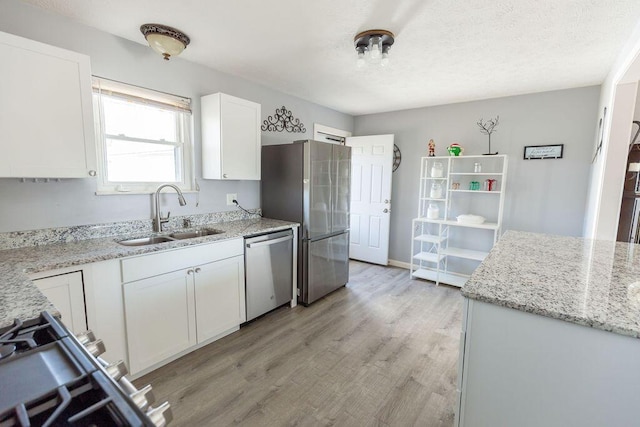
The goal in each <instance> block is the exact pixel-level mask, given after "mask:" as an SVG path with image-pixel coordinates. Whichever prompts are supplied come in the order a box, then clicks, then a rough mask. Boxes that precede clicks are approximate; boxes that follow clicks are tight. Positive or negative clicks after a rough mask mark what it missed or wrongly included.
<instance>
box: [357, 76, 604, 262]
mask: <svg viewBox="0 0 640 427" xmlns="http://www.w3.org/2000/svg"><path fill="white" fill-rule="evenodd" d="M599 94H600V89H599V87H596V86H594V87H587V88H579V89H570V90H562V91H554V92H545V93H538V94H532V95H521V96H512V97H506V98H496V99H489V100H483V101H476V102H467V103H460V104H451V105H444V106H437V107H427V108H420V109H413V110H405V111H396V112H390V113H382V114H372V115H367V116H360V117H356V119H355V130H354V135H375V134H387V133H392V134H395V141H396V144H397V145H398V147H399V148H400V150H401V151H402V163H401V165H400V167H399V168H398V170H397V171H396V172H395V173H394V174H393V190H392V191H393V195H392V200H393V202H392V215H391V236H390V237H391V238H390V242H391V243H390V248H389V257H390V258H391V259H393V260H398V261H402V262H409V257H410V254H409V246H410V239H411V219H412V218H413V217H415V216H416V213H417V209H418V188H419V182H418V177H419V175H420V157H422V156H426V154H427V142H428V141H429V139H431V138H433V139H434V141H435V142H436V155H446V154H447V152H446V146H447V145H449V144H450V143H452V142H460V143H461V144H462V146H463V147H464V148H465V154H468V155H469V154H482V153H485V152H487V149H488V147H487V145H488V144H487V136H486V135H483V134H481V133H480V132H479V130H478V127H477V125H476V122H477V121H478V120H479V119H480V118H484V119H485V120H487V119H489V118H493V117H495V116H496V115H500V124H499V125H498V127H497V128H496V132H495V133H494V134H493V135H492V137H491V148H492V151H494V152H495V151H498V152H499V153H500V154H508V155H509V173H508V180H507V192H506V198H505V211H504V226H503V229H504V230H509V229H512V230H523V231H533V232H541V233H553V234H561V235H569V236H580V235H581V234H582V225H583V221H584V215H585V204H586V197H587V187H588V180H589V166H590V162H591V155H592V153H591V147H592V142H593V135H594V132H595V127H596V124H597V123H596V121H597V108H598V99H599ZM544 144H564V158H563V159H559V160H523V159H522V157H523V150H524V146H525V145H544Z"/></svg>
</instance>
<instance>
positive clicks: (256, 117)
mask: <svg viewBox="0 0 640 427" xmlns="http://www.w3.org/2000/svg"><path fill="white" fill-rule="evenodd" d="M201 110H202V119H201V120H202V177H203V178H205V179H246V180H259V179H260V160H261V152H260V150H261V142H260V135H261V134H260V104H257V103H255V102H251V101H247V100H245V99H241V98H236V97H235V96H231V95H226V94H224V93H214V94H211V95H207V96H203V97H202V99H201Z"/></svg>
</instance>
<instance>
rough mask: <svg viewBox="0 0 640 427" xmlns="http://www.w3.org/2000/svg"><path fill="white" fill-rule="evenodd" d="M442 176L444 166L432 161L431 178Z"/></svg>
mask: <svg viewBox="0 0 640 427" xmlns="http://www.w3.org/2000/svg"><path fill="white" fill-rule="evenodd" d="M442 177H444V166H443V165H442V163H441V162H433V165H432V166H431V178H442Z"/></svg>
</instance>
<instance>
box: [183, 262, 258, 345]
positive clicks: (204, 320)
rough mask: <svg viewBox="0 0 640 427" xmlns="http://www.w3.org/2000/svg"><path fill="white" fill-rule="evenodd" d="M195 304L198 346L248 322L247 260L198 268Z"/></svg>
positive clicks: (215, 263) (216, 263)
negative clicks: (246, 312)
mask: <svg viewBox="0 0 640 427" xmlns="http://www.w3.org/2000/svg"><path fill="white" fill-rule="evenodd" d="M196 272H197V273H196V274H195V301H196V324H197V330H198V342H203V341H205V340H208V339H210V338H213V337H215V336H216V335H220V334H222V333H224V332H226V331H228V330H229V329H232V328H235V327H238V326H239V325H240V324H241V323H242V322H244V321H245V319H246V314H245V299H244V257H243V256H236V257H233V258H228V259H224V260H222V261H216V262H212V263H209V264H205V265H202V266H200V267H197V268H196Z"/></svg>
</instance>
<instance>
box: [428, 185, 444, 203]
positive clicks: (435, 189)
mask: <svg viewBox="0 0 640 427" xmlns="http://www.w3.org/2000/svg"><path fill="white" fill-rule="evenodd" d="M429 197H430V198H432V199H442V184H439V183H437V182H434V183H433V184H431V191H430V192H429Z"/></svg>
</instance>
